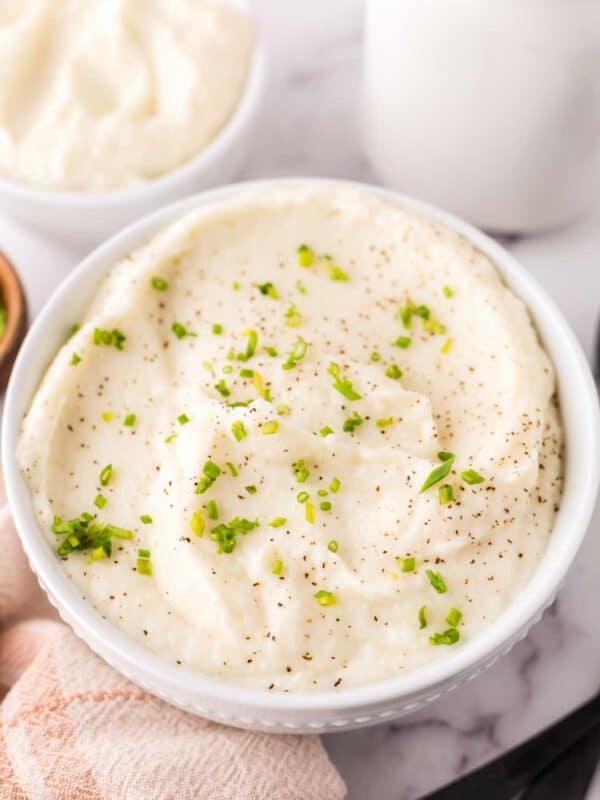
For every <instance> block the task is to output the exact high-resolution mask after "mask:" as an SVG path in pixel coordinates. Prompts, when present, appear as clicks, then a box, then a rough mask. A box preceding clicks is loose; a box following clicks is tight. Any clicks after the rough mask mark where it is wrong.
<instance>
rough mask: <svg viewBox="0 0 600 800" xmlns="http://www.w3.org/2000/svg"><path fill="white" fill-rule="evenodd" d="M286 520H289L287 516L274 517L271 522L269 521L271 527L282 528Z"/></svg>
mask: <svg viewBox="0 0 600 800" xmlns="http://www.w3.org/2000/svg"><path fill="white" fill-rule="evenodd" d="M286 522H287V519H286V518H285V517H275V519H272V520H271V522H269V527H270V528H282V527H283V526H284V525H285V523H286Z"/></svg>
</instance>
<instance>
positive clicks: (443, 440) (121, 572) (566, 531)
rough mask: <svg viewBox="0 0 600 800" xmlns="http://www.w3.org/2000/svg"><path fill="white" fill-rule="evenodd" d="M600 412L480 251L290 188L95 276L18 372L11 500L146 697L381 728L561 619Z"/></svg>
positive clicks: (114, 250) (541, 319)
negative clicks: (535, 629)
mask: <svg viewBox="0 0 600 800" xmlns="http://www.w3.org/2000/svg"><path fill="white" fill-rule="evenodd" d="M74 324H75V325H76V328H75V330H74V332H72V333H71V335H69V328H70V326H72V325H74ZM50 362H51V363H50ZM32 364H33V366H32ZM49 364H50V366H49V367H48V365H49ZM593 392H594V390H593V386H592V384H591V379H590V377H589V372H588V370H587V366H586V365H585V361H584V359H583V356H582V355H581V353H580V351H579V349H578V347H577V345H576V343H575V340H574V339H573V337H572V334H571V333H570V332H569V331H568V329H567V328H566V326H565V324H564V322H563V321H562V319H561V318H560V315H559V314H558V312H556V310H555V309H554V307H553V306H552V304H551V303H550V301H548V300H547V299H546V298H545V297H544V295H543V294H542V293H541V291H540V290H539V289H538V288H537V287H536V286H535V285H534V284H533V283H532V282H531V280H530V279H529V278H528V277H527V276H526V274H525V273H524V272H523V271H522V270H521V268H520V267H518V265H516V264H515V263H514V261H513V260H512V258H511V257H510V256H508V255H507V254H506V253H505V252H504V251H503V250H502V249H501V248H500V247H499V246H498V245H497V244H495V243H493V242H491V241H490V240H488V239H487V238H486V237H485V236H483V235H482V234H479V233H478V232H477V231H475V230H473V229H471V228H470V227H469V226H467V225H465V224H463V223H461V222H459V221H457V220H455V219H453V218H451V217H448V216H447V215H445V214H444V213H443V212H439V211H437V210H436V209H433V208H430V207H427V206H425V205H423V204H420V203H417V202H415V201H412V200H409V199H406V198H402V197H399V196H396V195H393V194H391V193H388V192H384V191H381V190H378V189H372V188H369V187H361V186H358V185H352V184H344V183H340V182H332V181H304V180H303V181H270V182H264V183H259V184H255V185H249V186H244V185H241V186H238V187H228V188H226V189H222V190H218V191H216V192H212V193H209V194H205V195H199V196H198V197H197V198H193V199H191V200H189V201H185V202H184V203H182V204H179V205H177V206H172V207H170V208H167V209H165V210H164V211H161V212H159V213H158V214H156V215H154V216H153V217H149V218H147V219H146V220H142V222H140V223H138V224H137V225H136V226H133V227H132V228H131V229H129V230H128V231H125V232H124V233H123V234H121V235H120V236H118V237H116V238H115V239H113V240H111V241H110V242H108V243H107V244H106V245H104V246H103V247H102V248H100V249H99V250H98V251H96V252H95V253H94V254H92V256H90V257H89V258H88V259H86V261H85V262H83V264H82V265H81V266H80V267H79V268H78V270H77V271H76V272H75V273H74V275H73V276H72V277H71V278H70V279H69V281H67V283H66V284H65V285H64V286H63V287H62V288H61V289H60V290H59V291H58V293H57V294H56V295H55V297H54V299H53V300H52V301H51V303H50V304H49V305H48V307H47V308H46V310H45V311H44V312H43V314H42V315H41V317H40V318H39V319H38V321H37V322H36V324H35V325H34V328H33V329H32V332H31V333H30V335H29V337H28V340H27V342H26V344H25V346H24V349H23V352H22V354H21V356H20V359H19V362H18V364H17V367H16V369H15V373H14V377H13V380H12V383H11V387H10V389H9V394H8V398H7V405H6V411H5V423H4V441H3V455H4V460H5V473H6V476H7V486H8V491H9V495H10V499H11V503H12V505H13V508H14V511H15V517H16V521H17V525H18V528H19V531H20V534H21V536H22V538H23V542H24V545H25V548H26V550H27V552H28V554H29V556H30V559H31V561H32V564H33V566H34V569H35V570H36V572H37V573H38V576H39V577H40V580H41V581H42V583H43V584H44V585H45V587H46V588H47V590H48V592H49V595H50V597H51V598H52V599H53V601H54V602H55V603H56V604H57V606H58V607H59V609H60V611H61V613H62V614H63V616H64V617H65V619H66V620H67V621H68V622H69V623H70V624H71V625H73V627H74V628H75V630H76V631H77V632H78V633H79V634H80V635H81V636H82V637H83V638H84V639H85V640H86V641H87V642H88V643H89V644H90V646H92V647H93V648H94V649H95V650H96V651H97V652H99V653H100V654H101V655H102V656H103V657H104V658H106V659H107V660H108V661H109V662H110V663H112V664H113V665H114V666H116V667H117V668H118V669H121V670H122V671H123V672H124V673H125V674H127V675H128V676H130V677H131V678H132V679H133V680H135V681H137V682H138V683H140V684H142V685H144V686H146V687H147V688H149V689H150V690H152V691H154V692H156V693H157V694H159V695H160V696H162V697H165V698H166V699H169V700H171V701H172V702H175V703H177V704H179V705H182V706H183V707H186V708H189V709H191V710H195V711H196V712H198V713H202V714H206V715H207V716H211V717H213V718H215V719H222V720H224V721H229V722H231V723H232V724H238V725H246V726H249V727H256V728H265V729H266V728H268V729H279V730H287V729H291V730H316V729H326V728H328V727H330V726H332V727H335V726H343V725H346V726H353V725H361V724H368V723H370V722H376V721H378V720H380V719H382V718H385V717H386V716H392V715H399V714H401V713H405V712H406V711H408V710H410V709H411V708H414V707H416V706H417V705H419V704H422V703H423V702H426V701H428V700H430V699H432V698H433V697H435V696H436V695H437V694H439V693H440V692H441V691H443V690H445V689H448V688H450V687H451V686H452V685H455V684H456V683H458V682H460V681H462V680H465V679H466V678H468V677H470V676H472V675H474V674H476V672H477V671H479V670H480V669H481V668H483V667H484V666H485V665H487V664H488V663H490V662H491V661H492V660H493V659H494V658H496V657H497V656H498V654H499V653H500V652H502V651H503V650H506V649H507V648H508V647H510V645H511V644H512V643H514V641H516V639H517V638H519V637H520V636H522V635H523V634H524V633H525V632H526V630H527V628H528V627H529V625H530V624H531V623H532V622H533V621H534V620H535V619H536V618H537V616H539V614H540V613H541V611H542V610H543V608H544V607H545V606H546V605H547V604H548V603H549V602H551V600H552V599H553V597H554V594H555V592H556V590H557V588H558V585H559V583H560V581H561V580H562V578H563V577H564V573H565V571H566V569H567V567H568V565H569V563H570V561H571V560H572V558H573V556H574V554H575V552H576V549H577V546H578V543H579V541H580V540H581V537H582V535H583V533H584V531H585V525H586V523H587V519H588V517H589V513H590V511H591V506H592V505H593V500H594V497H595V492H596V486H597V474H598V464H597V455H596V453H597V450H596V451H595V450H594V444H595V437H597V433H598V419H597V412H598V409H597V401H596V399H595V396H594V393H593ZM575 408H576V409H577V413H574V409H575ZM584 428H585V432H584ZM596 441H597V438H596ZM584 467H585V469H584Z"/></svg>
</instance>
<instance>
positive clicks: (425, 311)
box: [414, 305, 431, 320]
mask: <svg viewBox="0 0 600 800" xmlns="http://www.w3.org/2000/svg"><path fill="white" fill-rule="evenodd" d="M414 313H415V314H416V315H417V317H421V319H424V320H428V319H429V318H430V317H431V311H430V310H429V308H427V306H424V305H420V306H416V308H414Z"/></svg>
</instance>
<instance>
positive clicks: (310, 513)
mask: <svg viewBox="0 0 600 800" xmlns="http://www.w3.org/2000/svg"><path fill="white" fill-rule="evenodd" d="M304 515H305V517H306V521H307V522H308V523H310V524H311V525H312V524H313V522H314V521H315V507H314V506H313V504H312V503H306V505H305V507H304Z"/></svg>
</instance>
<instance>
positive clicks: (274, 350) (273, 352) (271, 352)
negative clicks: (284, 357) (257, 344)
mask: <svg viewBox="0 0 600 800" xmlns="http://www.w3.org/2000/svg"><path fill="white" fill-rule="evenodd" d="M265 352H266V354H267V355H268V356H271V358H276V357H277V356H278V355H279V354H278V352H277V348H276V347H271V346H270V345H269V347H265Z"/></svg>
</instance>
